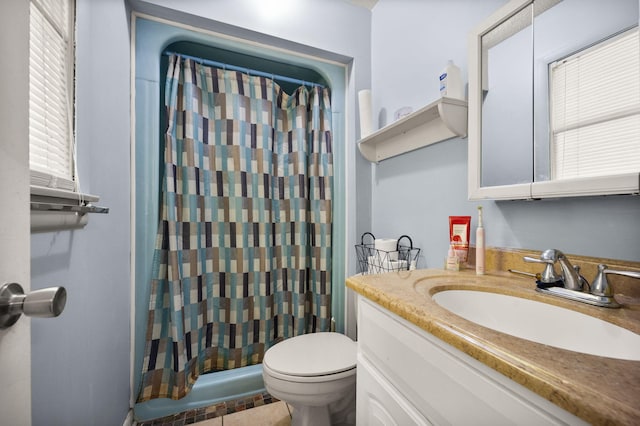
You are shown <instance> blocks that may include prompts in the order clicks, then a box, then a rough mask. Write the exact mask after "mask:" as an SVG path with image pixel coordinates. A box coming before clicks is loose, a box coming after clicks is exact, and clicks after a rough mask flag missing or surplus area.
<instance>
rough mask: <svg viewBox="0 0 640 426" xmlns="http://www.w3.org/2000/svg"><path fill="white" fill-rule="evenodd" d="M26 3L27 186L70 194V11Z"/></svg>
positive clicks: (62, 5)
mask: <svg viewBox="0 0 640 426" xmlns="http://www.w3.org/2000/svg"><path fill="white" fill-rule="evenodd" d="M72 4H73V3H72V2H70V1H69V0H31V10H30V13H31V17H30V43H29V163H30V168H31V184H32V185H37V186H44V187H51V188H58V189H64V190H69V191H75V190H76V189H77V188H76V186H75V184H74V180H75V173H74V161H73V156H74V155H73V153H74V142H73V63H74V61H73V57H74V53H73V7H72Z"/></svg>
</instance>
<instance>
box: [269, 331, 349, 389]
mask: <svg viewBox="0 0 640 426" xmlns="http://www.w3.org/2000/svg"><path fill="white" fill-rule="evenodd" d="M356 352H357V349H356V343H355V342H354V341H353V340H351V339H350V338H348V337H347V336H345V335H343V334H339V333H331V332H323V333H311V334H303V335H300V336H296V337H292V338H290V339H287V340H284V341H282V342H280V343H278V344H277V345H274V346H272V347H271V348H269V350H268V351H267V352H266V353H265V356H264V359H263V360H262V366H263V370H264V371H265V372H266V373H267V374H269V375H270V376H272V377H274V378H278V379H281V380H288V381H295V382H319V381H326V380H336V379H339V378H342V377H347V376H350V375H353V374H355V368H356ZM327 376H330V377H327Z"/></svg>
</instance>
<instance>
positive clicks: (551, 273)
mask: <svg viewBox="0 0 640 426" xmlns="http://www.w3.org/2000/svg"><path fill="white" fill-rule="evenodd" d="M543 255H544V252H543ZM522 259H523V260H524V261H525V262H529V263H544V264H545V267H544V271H542V275H541V277H540V282H542V283H545V284H552V283H555V282H558V281H562V277H561V276H560V275H558V274H556V271H555V269H554V268H553V265H554V264H555V263H556V259H554V258H553V257H548V256H541V257H540V259H537V258H535V257H529V256H525V257H523V258H522Z"/></svg>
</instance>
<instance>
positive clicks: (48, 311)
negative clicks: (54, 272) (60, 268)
mask: <svg viewBox="0 0 640 426" xmlns="http://www.w3.org/2000/svg"><path fill="white" fill-rule="evenodd" d="M66 302H67V291H66V290H65V288H64V287H49V288H43V289H41V290H35V291H32V292H30V293H28V294H25V293H24V290H23V289H22V286H21V285H20V284H18V283H8V284H3V285H2V287H0V329H4V328H8V327H11V326H12V325H13V324H15V323H16V321H18V319H19V318H20V315H22V314H25V315H27V316H30V317H38V318H52V317H57V316H58V315H60V314H61V313H62V311H63V310H64V306H65V304H66Z"/></svg>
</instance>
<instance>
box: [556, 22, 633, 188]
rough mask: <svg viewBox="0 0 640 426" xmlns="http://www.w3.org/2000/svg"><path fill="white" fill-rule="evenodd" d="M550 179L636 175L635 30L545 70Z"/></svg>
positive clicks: (558, 62)
mask: <svg viewBox="0 0 640 426" xmlns="http://www.w3.org/2000/svg"><path fill="white" fill-rule="evenodd" d="M549 81H550V82H551V87H550V98H551V110H550V113H551V136H552V150H551V164H552V177H553V179H567V178H575V177H587V176H604V175H612V174H622V173H629V172H639V171H640V41H639V38H638V28H634V29H633V30H629V31H626V32H625V33H622V34H620V35H618V36H616V37H613V38H610V39H608V40H605V41H603V42H601V43H599V44H597V45H595V46H592V47H590V48H588V49H585V50H583V51H581V52H579V53H577V54H574V55H573V56H571V57H568V58H565V59H563V60H560V61H557V62H555V63H552V64H551V66H550V79H549Z"/></svg>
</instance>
